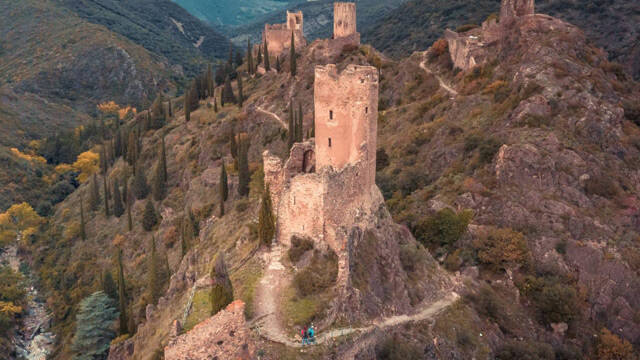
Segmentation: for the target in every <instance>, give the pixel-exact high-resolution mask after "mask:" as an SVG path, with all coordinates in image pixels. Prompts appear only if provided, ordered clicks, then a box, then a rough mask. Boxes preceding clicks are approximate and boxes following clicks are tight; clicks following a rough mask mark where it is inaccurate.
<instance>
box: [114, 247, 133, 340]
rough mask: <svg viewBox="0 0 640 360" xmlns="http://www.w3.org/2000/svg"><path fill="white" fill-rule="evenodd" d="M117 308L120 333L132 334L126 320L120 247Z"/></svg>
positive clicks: (125, 291)
mask: <svg viewBox="0 0 640 360" xmlns="http://www.w3.org/2000/svg"><path fill="white" fill-rule="evenodd" d="M118 310H119V311H120V335H123V334H125V333H129V335H133V332H131V331H130V329H129V321H128V320H127V287H126V285H125V283H124V269H123V267H122V250H120V249H118ZM132 315H133V314H132Z"/></svg>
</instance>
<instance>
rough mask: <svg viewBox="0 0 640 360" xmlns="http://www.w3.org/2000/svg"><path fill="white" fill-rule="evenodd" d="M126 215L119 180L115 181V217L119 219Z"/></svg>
mask: <svg viewBox="0 0 640 360" xmlns="http://www.w3.org/2000/svg"><path fill="white" fill-rule="evenodd" d="M122 214H124V206H123V205H122V196H121V195H120V184H118V180H117V179H116V180H114V181H113V215H115V216H116V217H117V218H119V217H120V216H122Z"/></svg>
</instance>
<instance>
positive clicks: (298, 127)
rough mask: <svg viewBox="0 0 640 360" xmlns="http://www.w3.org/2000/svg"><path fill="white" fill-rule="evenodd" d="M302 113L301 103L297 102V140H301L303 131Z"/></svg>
mask: <svg viewBox="0 0 640 360" xmlns="http://www.w3.org/2000/svg"><path fill="white" fill-rule="evenodd" d="M303 117H304V116H303V114H302V103H301V102H298V126H297V127H296V130H297V135H298V136H297V139H296V141H298V142H302V134H303V132H304V125H303V121H304V118H303Z"/></svg>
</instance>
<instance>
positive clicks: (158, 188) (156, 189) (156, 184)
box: [151, 160, 166, 201]
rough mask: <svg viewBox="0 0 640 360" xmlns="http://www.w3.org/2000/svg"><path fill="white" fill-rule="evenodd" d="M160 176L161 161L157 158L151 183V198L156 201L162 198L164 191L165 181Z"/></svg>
mask: <svg viewBox="0 0 640 360" xmlns="http://www.w3.org/2000/svg"><path fill="white" fill-rule="evenodd" d="M162 178H163V176H162V162H161V161H160V160H158V163H157V164H156V169H155V175H154V176H153V184H152V186H151V188H152V193H153V198H154V199H155V200H156V201H160V200H162V199H164V196H165V193H166V188H165V182H164V181H163V179H162Z"/></svg>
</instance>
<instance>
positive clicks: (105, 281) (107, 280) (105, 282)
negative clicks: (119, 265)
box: [102, 270, 118, 300]
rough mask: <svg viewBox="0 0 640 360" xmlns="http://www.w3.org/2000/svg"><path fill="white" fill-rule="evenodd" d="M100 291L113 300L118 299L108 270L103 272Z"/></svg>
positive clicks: (116, 289)
mask: <svg viewBox="0 0 640 360" xmlns="http://www.w3.org/2000/svg"><path fill="white" fill-rule="evenodd" d="M102 291H104V293H105V294H107V296H109V297H110V298H111V299H113V300H116V298H117V297H118V288H117V287H116V282H115V281H114V280H113V275H111V271H109V270H105V271H104V273H103V274H102Z"/></svg>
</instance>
